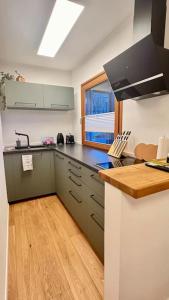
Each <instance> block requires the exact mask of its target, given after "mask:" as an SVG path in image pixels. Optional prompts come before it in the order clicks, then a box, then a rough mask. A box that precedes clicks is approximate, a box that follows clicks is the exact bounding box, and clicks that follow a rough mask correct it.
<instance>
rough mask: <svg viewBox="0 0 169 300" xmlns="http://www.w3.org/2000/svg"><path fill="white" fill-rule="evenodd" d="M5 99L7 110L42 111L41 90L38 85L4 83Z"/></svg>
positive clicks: (15, 82) (13, 82) (14, 82)
mask: <svg viewBox="0 0 169 300" xmlns="http://www.w3.org/2000/svg"><path fill="white" fill-rule="evenodd" d="M5 97H6V106H7V108H24V109H42V108H43V106H44V102H43V90H42V87H41V85H40V84H36V83H26V82H17V81H12V80H11V81H6V83H5Z"/></svg>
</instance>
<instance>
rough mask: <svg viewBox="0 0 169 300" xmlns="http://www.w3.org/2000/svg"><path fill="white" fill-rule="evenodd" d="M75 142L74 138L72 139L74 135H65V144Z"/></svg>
mask: <svg viewBox="0 0 169 300" xmlns="http://www.w3.org/2000/svg"><path fill="white" fill-rule="evenodd" d="M74 143H75V139H74V135H72V134H69V135H67V136H66V144H74Z"/></svg>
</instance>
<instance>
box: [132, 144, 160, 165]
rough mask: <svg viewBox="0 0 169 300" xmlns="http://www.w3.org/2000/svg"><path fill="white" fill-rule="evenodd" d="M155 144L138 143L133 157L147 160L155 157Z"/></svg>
mask: <svg viewBox="0 0 169 300" xmlns="http://www.w3.org/2000/svg"><path fill="white" fill-rule="evenodd" d="M157 148H158V146H157V145H153V144H143V143H141V144H138V145H137V146H136V148H135V150H134V154H135V157H136V158H138V159H144V160H145V161H149V160H152V159H155V158H156V157H157Z"/></svg>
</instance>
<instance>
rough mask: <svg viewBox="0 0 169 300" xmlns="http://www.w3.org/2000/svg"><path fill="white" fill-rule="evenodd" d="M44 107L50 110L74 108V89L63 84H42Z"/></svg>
mask: <svg viewBox="0 0 169 300" xmlns="http://www.w3.org/2000/svg"><path fill="white" fill-rule="evenodd" d="M43 92H44V107H45V108H46V109H52V110H55V109H56V110H69V109H73V108H74V89H73V88H71V87H65V86H55V85H53V86H52V85H44V86H43Z"/></svg>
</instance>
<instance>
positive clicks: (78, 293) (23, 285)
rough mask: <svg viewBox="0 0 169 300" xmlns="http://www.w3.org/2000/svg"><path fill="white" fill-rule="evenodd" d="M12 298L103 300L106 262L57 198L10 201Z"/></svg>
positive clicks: (27, 299)
mask: <svg viewBox="0 0 169 300" xmlns="http://www.w3.org/2000/svg"><path fill="white" fill-rule="evenodd" d="M9 222H10V223H9V272H8V300H48V299H49V300H50V299H53V300H58V299H59V300H60V299H64V300H74V299H75V300H100V299H103V265H102V263H101V262H100V261H99V259H98V258H97V256H96V255H95V253H94V251H93V250H92V248H91V247H90V245H89V243H88V242H87V240H86V239H85V237H84V235H83V234H82V232H81V231H80V230H79V228H78V227H77V225H76V224H75V222H74V221H73V220H72V218H71V217H70V215H69V214H68V212H67V211H66V209H65V208H64V206H63V205H62V204H61V202H60V201H59V199H58V198H57V197H56V196H50V197H45V198H41V199H36V200H33V201H27V202H22V203H18V204H13V205H10V216H9Z"/></svg>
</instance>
